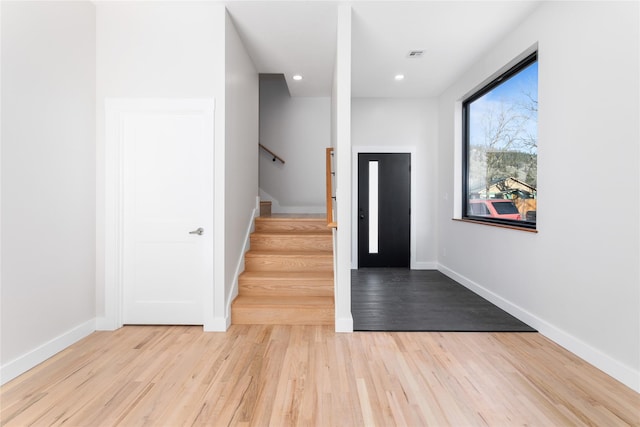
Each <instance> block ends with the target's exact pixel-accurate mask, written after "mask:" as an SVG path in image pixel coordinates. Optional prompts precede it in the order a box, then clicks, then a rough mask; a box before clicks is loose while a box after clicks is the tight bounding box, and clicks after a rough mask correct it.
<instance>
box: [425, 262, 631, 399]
mask: <svg viewBox="0 0 640 427" xmlns="http://www.w3.org/2000/svg"><path fill="white" fill-rule="evenodd" d="M438 270H439V271H440V272H442V273H443V274H444V275H446V276H448V277H450V278H451V279H453V280H455V281H456V282H458V283H460V284H462V285H463V286H465V287H466V288H468V289H470V290H472V291H473V292H475V293H476V294H478V295H480V296H481V297H483V298H485V299H486V300H488V301H490V302H492V303H493V304H495V305H497V306H498V307H500V308H501V309H503V310H504V311H506V312H507V313H509V314H511V315H512V316H514V317H516V318H518V319H520V320H522V321H523V322H525V323H526V324H528V325H529V326H531V327H532V328H535V329H537V330H538V332H540V333H541V334H542V335H544V336H545V337H547V338H549V339H550V340H551V341H553V342H555V343H556V344H558V345H560V346H562V347H564V348H565V349H567V350H569V351H570V352H571V353H573V354H575V355H576V356H578V357H580V358H581V359H583V360H585V361H586V362H588V363H590V364H592V365H593V366H595V367H596V368H598V369H600V370H601V371H603V372H605V373H606V374H607V375H610V376H611V377H613V378H615V379H616V380H618V381H620V382H621V383H623V384H624V385H626V386H627V387H629V388H631V389H633V390H635V391H636V392H639V393H640V371H637V370H634V369H633V368H632V367H630V366H626V365H624V364H622V363H620V362H619V361H617V360H616V359H613V358H612V357H611V356H608V355H606V354H604V353H603V352H602V351H600V350H598V349H596V348H594V347H592V346H590V345H589V344H587V343H585V342H584V341H582V340H580V339H578V338H576V337H574V336H573V335H571V334H569V333H568V332H566V331H564V330H562V329H560V328H558V327H557V326H555V325H552V324H551V323H549V322H547V321H546V320H544V319H541V318H539V317H538V316H536V315H534V314H532V313H530V312H528V311H527V310H525V309H523V308H522V307H520V306H518V305H516V304H513V303H512V302H510V301H508V300H506V299H504V298H502V297H501V296H499V295H497V294H495V293H493V292H491V291H490V290H488V289H486V288H484V287H483V286H481V285H479V284H478V283H476V282H474V281H472V280H470V279H469V278H467V277H465V276H462V275H460V274H458V273H456V272H455V271H453V270H451V269H450V268H448V267H446V266H444V265H442V264H438Z"/></svg>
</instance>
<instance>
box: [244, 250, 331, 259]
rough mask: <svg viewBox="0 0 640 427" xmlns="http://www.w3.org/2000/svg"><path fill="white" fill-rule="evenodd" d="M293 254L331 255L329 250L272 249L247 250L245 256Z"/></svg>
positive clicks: (297, 255) (300, 255)
mask: <svg viewBox="0 0 640 427" xmlns="http://www.w3.org/2000/svg"><path fill="white" fill-rule="evenodd" d="M271 255H277V256H295V257H300V258H302V257H305V258H307V257H317V256H323V257H333V253H332V252H331V251H304V252H300V251H274V250H253V249H252V250H249V251H247V252H246V253H245V256H248V257H249V256H271Z"/></svg>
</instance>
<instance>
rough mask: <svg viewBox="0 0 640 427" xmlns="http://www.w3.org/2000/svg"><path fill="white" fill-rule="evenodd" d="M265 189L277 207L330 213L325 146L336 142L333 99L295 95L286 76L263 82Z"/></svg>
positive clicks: (262, 165)
mask: <svg viewBox="0 0 640 427" xmlns="http://www.w3.org/2000/svg"><path fill="white" fill-rule="evenodd" d="M260 142H261V143H262V144H263V145H264V146H266V147H267V148H269V149H270V150H271V151H273V152H275V153H276V154H278V155H279V156H280V157H282V158H283V159H284V160H285V162H286V163H285V164H282V163H280V162H279V161H276V162H273V161H272V160H273V157H272V156H270V155H269V154H268V153H266V152H265V151H264V150H260V188H261V189H262V190H263V191H264V192H266V193H267V194H268V195H269V196H271V197H272V198H273V199H275V200H276V201H277V202H278V203H277V204H274V206H273V211H274V212H302V213H312V212H319V213H323V212H326V205H325V204H326V201H325V149H326V148H327V147H329V146H330V144H331V99H330V98H328V97H317V98H315V97H314V98H308V97H293V98H292V97H291V96H289V91H288V89H287V86H286V83H285V81H284V79H280V78H272V77H268V78H262V79H261V82H260Z"/></svg>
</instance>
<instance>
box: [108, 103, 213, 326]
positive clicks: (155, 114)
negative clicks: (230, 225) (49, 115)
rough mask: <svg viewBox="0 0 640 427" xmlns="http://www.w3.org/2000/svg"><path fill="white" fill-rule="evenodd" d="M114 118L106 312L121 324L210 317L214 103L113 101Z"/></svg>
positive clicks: (200, 320)
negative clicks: (207, 311) (207, 315)
mask: <svg viewBox="0 0 640 427" xmlns="http://www.w3.org/2000/svg"><path fill="white" fill-rule="evenodd" d="M106 116H107V117H106V150H105V154H106V177H105V178H106V213H105V226H106V227H105V232H106V239H105V242H106V247H105V291H106V292H105V311H106V313H105V314H106V318H107V320H108V322H109V323H110V324H111V326H112V329H116V328H118V327H120V326H122V325H123V324H125V323H130V324H203V322H204V318H205V316H204V311H205V310H212V308H213V301H206V299H205V298H204V296H205V295H212V294H213V245H214V235H213V195H214V190H213V150H214V147H213V142H214V137H213V135H214V134H213V131H214V129H213V128H214V102H213V100H212V99H109V100H107V102H106ZM198 228H202V229H203V230H204V232H203V233H202V234H201V235H199V234H193V233H191V234H190V232H192V231H194V230H197V229H198ZM209 288H210V289H209Z"/></svg>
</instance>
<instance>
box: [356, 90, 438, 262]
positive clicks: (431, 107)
mask: <svg viewBox="0 0 640 427" xmlns="http://www.w3.org/2000/svg"><path fill="white" fill-rule="evenodd" d="M351 114H352V116H351V143H352V147H353V151H354V158H356V157H357V153H358V152H395V151H396V150H398V149H400V150H409V151H404V152H413V156H412V159H411V173H412V176H413V183H412V185H413V187H412V201H411V216H412V224H411V235H412V239H411V240H412V247H411V267H412V268H414V269H435V268H436V266H437V250H436V231H435V226H436V204H437V201H438V197H437V193H436V188H437V187H436V181H437V162H436V153H437V136H438V110H437V102H436V100H435V99H419V98H404V99H403V98H398V99H391V98H355V99H353V100H352V102H351ZM356 160H357V158H356ZM352 172H353V177H354V178H353V185H352V190H351V191H352V194H353V200H354V201H353V203H354V204H353V205H352V212H354V213H355V212H357V197H358V188H357V182H356V180H357V176H358V171H357V167H354V170H353V171H352ZM353 221H354V222H357V218H356V217H354V219H353ZM352 233H353V237H352V254H351V258H352V263H353V265H354V267H355V264H356V263H357V259H358V252H357V249H358V245H357V243H358V236H357V227H353V230H352Z"/></svg>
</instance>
